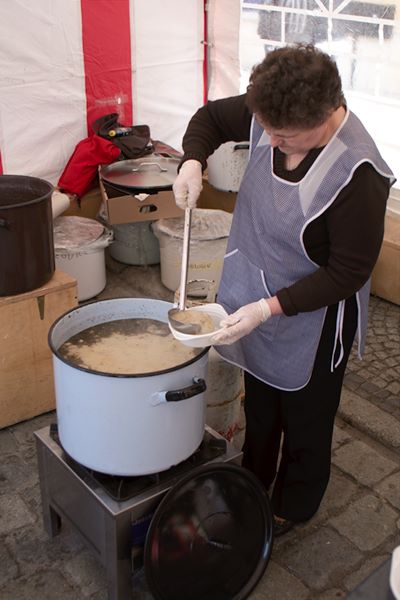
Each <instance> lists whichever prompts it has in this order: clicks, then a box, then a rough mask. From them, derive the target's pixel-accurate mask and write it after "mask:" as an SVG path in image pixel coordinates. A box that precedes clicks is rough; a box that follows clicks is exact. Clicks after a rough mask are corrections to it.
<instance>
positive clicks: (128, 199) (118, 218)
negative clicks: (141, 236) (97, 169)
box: [99, 177, 183, 225]
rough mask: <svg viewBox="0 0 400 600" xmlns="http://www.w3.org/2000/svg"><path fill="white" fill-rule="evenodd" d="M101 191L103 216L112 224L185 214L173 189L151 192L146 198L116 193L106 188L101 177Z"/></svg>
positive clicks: (168, 217)
mask: <svg viewBox="0 0 400 600" xmlns="http://www.w3.org/2000/svg"><path fill="white" fill-rule="evenodd" d="M99 185H100V193H101V196H102V199H103V207H102V211H103V214H102V216H103V218H105V219H106V221H107V222H108V223H109V224H110V225H120V224H122V223H135V222H138V221H156V220H158V219H170V218H172V217H181V216H183V210H181V209H180V208H178V207H177V206H176V204H175V198H174V194H173V192H172V191H168V192H158V193H157V194H150V195H148V196H147V197H146V198H145V199H144V200H142V199H141V198H140V196H144V194H141V195H140V196H139V197H138V196H135V195H131V194H124V195H122V196H121V195H114V194H115V192H114V194H112V193H110V191H109V190H106V187H105V185H104V184H103V181H102V179H101V177H99Z"/></svg>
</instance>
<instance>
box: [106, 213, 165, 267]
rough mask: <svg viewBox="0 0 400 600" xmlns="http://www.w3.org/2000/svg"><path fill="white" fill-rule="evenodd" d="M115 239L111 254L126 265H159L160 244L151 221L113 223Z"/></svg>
mask: <svg viewBox="0 0 400 600" xmlns="http://www.w3.org/2000/svg"><path fill="white" fill-rule="evenodd" d="M113 231H114V241H113V243H112V245H111V247H110V255H111V256H112V257H113V258H114V259H115V260H118V261H119V262H122V263H124V264H126V265H157V264H158V263H159V262H160V244H159V242H158V239H157V238H156V236H155V235H154V233H153V231H152V228H151V221H143V222H139V223H125V224H123V225H113Z"/></svg>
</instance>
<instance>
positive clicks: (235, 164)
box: [207, 142, 249, 192]
mask: <svg viewBox="0 0 400 600" xmlns="http://www.w3.org/2000/svg"><path fill="white" fill-rule="evenodd" d="M248 160H249V142H240V143H238V142H226V143H225V144H222V145H221V146H220V147H219V148H217V149H216V150H215V152H214V153H213V154H211V156H209V157H208V160H207V173H208V182H209V183H210V184H211V185H212V186H214V187H215V188H217V189H218V190H222V191H224V192H237V191H238V190H239V187H240V183H241V181H242V177H243V175H244V172H245V170H246V166H247V163H248Z"/></svg>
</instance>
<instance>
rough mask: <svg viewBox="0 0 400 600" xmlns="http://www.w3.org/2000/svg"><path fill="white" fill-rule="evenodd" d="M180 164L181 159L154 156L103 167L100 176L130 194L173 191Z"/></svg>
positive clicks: (122, 161)
mask: <svg viewBox="0 0 400 600" xmlns="http://www.w3.org/2000/svg"><path fill="white" fill-rule="evenodd" d="M179 162H180V159H179V158H165V157H164V156H159V155H156V154H152V155H150V156H143V157H142V158H132V159H130V160H121V161H118V162H114V163H111V164H110V165H103V166H102V167H100V176H101V178H102V179H103V180H104V181H105V182H107V183H109V184H111V185H112V186H117V187H118V188H119V189H121V188H124V189H126V190H127V191H128V192H129V191H130V190H137V191H141V192H146V191H148V193H150V192H159V191H163V190H171V189H172V184H173V183H174V181H175V179H176V177H177V174H178V172H177V168H178V165H179Z"/></svg>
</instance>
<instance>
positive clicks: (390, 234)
mask: <svg viewBox="0 0 400 600" xmlns="http://www.w3.org/2000/svg"><path fill="white" fill-rule="evenodd" d="M371 293H372V294H375V295H376V296H379V298H383V299H384V300H389V302H393V303H394V304H399V305H400V215H397V214H396V213H390V212H387V214H386V219H385V235H384V239H383V244H382V248H381V251H380V254H379V258H378V261H377V263H376V265H375V267H374V270H373V273H372V284H371Z"/></svg>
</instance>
